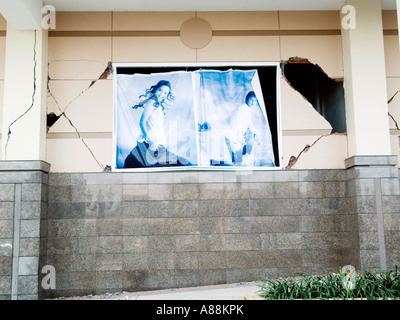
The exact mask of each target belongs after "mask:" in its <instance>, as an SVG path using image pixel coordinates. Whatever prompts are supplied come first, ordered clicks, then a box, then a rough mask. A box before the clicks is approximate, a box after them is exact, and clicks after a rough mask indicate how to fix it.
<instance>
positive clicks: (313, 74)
mask: <svg viewBox="0 0 400 320" xmlns="http://www.w3.org/2000/svg"><path fill="white" fill-rule="evenodd" d="M281 68H282V70H283V73H284V76H285V78H286V80H287V81H288V82H289V84H290V85H291V86H292V87H293V88H294V89H295V90H296V91H298V92H300V94H302V95H303V97H304V98H306V99H307V101H308V102H310V103H311V104H312V105H313V107H314V108H315V110H317V111H318V112H319V113H320V114H321V115H322V116H323V117H324V118H325V119H326V120H327V121H328V122H329V123H330V124H331V126H332V133H345V132H346V114H345V102H344V88H343V80H335V79H332V78H330V77H329V76H328V75H327V74H326V73H325V72H324V71H323V70H322V69H321V68H320V67H319V66H318V65H314V64H312V63H310V62H309V61H308V60H307V59H301V58H291V59H289V60H288V61H285V62H283V63H282V65H281Z"/></svg>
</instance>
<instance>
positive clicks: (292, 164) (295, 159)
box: [285, 132, 346, 170]
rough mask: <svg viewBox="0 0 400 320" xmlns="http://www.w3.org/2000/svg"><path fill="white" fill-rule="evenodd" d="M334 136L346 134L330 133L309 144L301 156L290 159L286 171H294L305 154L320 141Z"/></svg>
mask: <svg viewBox="0 0 400 320" xmlns="http://www.w3.org/2000/svg"><path fill="white" fill-rule="evenodd" d="M333 135H340V136H343V135H346V133H338V132H334V133H328V134H323V135H322V136H320V137H319V138H318V139H317V140H315V141H314V142H313V143H312V144H311V145H309V144H307V145H306V146H305V147H304V149H303V150H301V152H300V153H299V155H298V156H297V157H295V156H291V157H290V159H289V162H288V164H287V166H286V167H285V169H287V170H289V169H292V167H293V166H294V165H295V164H296V163H297V161H298V160H299V159H300V157H301V155H302V154H303V153H305V152H308V151H309V150H310V149H311V148H312V147H313V146H314V145H316V144H317V142H318V141H320V140H321V139H323V138H327V137H330V136H333Z"/></svg>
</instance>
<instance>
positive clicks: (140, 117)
mask: <svg viewBox="0 0 400 320" xmlns="http://www.w3.org/2000/svg"><path fill="white" fill-rule="evenodd" d="M116 77H117V78H116V81H115V83H116V88H115V109H114V144H115V169H133V168H151V167H185V166H186V167H206V168H212V167H217V166H228V167H274V166H275V155H274V147H273V141H272V135H271V129H270V126H269V121H268V116H267V112H266V106H265V99H264V97H263V91H262V90H261V85H260V79H259V76H258V72H257V70H256V69H255V70H233V69H229V70H226V71H220V70H195V71H171V72H161V73H151V74H145V73H134V74H118V73H117V74H116ZM273 108H276V106H273Z"/></svg>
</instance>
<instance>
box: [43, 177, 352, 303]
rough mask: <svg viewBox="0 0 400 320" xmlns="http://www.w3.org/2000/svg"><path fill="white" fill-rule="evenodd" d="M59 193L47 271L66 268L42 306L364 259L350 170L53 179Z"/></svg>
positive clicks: (53, 198)
mask: <svg viewBox="0 0 400 320" xmlns="http://www.w3.org/2000/svg"><path fill="white" fill-rule="evenodd" d="M48 188H49V190H48V215H47V219H46V222H45V223H44V225H47V231H44V232H46V233H47V242H46V244H47V245H46V247H45V248H43V249H44V250H45V252H46V254H45V255H44V256H43V259H42V261H41V265H46V264H48V265H52V266H54V267H55V270H56V289H55V290H43V291H42V294H43V297H56V296H68V295H83V294H100V293H105V292H114V291H122V290H126V291H137V290H152V289H161V288H175V287H187V286H199V285H210V284H220V283H234V282H240V281H254V280H258V279H262V278H264V277H267V276H268V277H277V276H284V275H296V274H304V273H309V272H325V271H326V270H338V268H340V267H342V266H343V265H346V264H356V263H357V262H358V260H357V252H355V251H354V247H355V244H354V241H355V240H356V239H355V238H354V234H357V230H356V226H357V223H356V219H357V216H356V215H355V213H354V210H349V206H351V204H352V201H351V199H350V198H349V197H348V188H347V174H346V170H314V171H313V170H305V171H301V170H300V171H255V172H242V173H240V172H231V171H215V172H209V171H175V172H147V173H53V174H50V177H49V187H48ZM349 199H350V200H349ZM44 257H45V258H44Z"/></svg>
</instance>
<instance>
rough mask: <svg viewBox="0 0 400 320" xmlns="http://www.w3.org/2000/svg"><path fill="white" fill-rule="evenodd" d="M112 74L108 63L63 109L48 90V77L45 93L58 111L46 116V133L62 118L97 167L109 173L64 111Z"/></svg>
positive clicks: (107, 167)
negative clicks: (99, 81)
mask: <svg viewBox="0 0 400 320" xmlns="http://www.w3.org/2000/svg"><path fill="white" fill-rule="evenodd" d="M79 61H81V60H79ZM112 73H113V68H112V63H111V62H108V64H107V67H106V69H105V70H104V71H103V73H102V74H101V75H100V76H99V78H97V79H95V80H92V81H91V83H90V85H89V86H88V87H87V88H86V89H84V90H82V91H81V92H80V93H79V94H78V95H77V96H76V97H75V98H74V99H72V100H71V101H70V102H69V103H68V104H67V105H66V107H65V108H64V109H61V108H60V105H59V103H58V101H57V99H56V98H55V97H54V95H53V93H52V92H51V90H50V85H49V83H50V80H51V79H50V77H49V78H48V82H47V92H48V95H49V96H50V97H51V98H53V100H54V102H55V103H56V105H57V108H58V109H59V110H60V112H61V113H60V114H59V115H56V114H55V113H54V112H51V113H49V114H48V115H47V132H48V131H49V130H50V128H51V127H52V126H53V125H54V124H55V123H56V122H57V121H58V119H60V118H61V117H64V118H65V119H66V120H67V121H68V122H69V124H70V126H71V127H72V128H73V129H74V130H75V133H76V134H77V135H78V138H79V139H80V140H81V142H82V143H83V144H84V146H85V147H86V149H88V151H89V153H90V154H91V156H92V157H93V159H94V160H95V161H96V162H97V164H98V165H99V167H100V168H101V169H102V170H103V171H111V166H110V165H103V164H102V163H101V162H100V161H99V160H98V159H97V157H96V156H95V154H94V152H93V150H92V149H91V148H90V147H89V145H88V144H87V143H86V141H85V139H83V137H82V135H81V133H80V132H79V130H78V128H77V127H76V126H75V125H74V123H73V122H72V120H71V119H70V118H69V117H68V116H67V114H66V110H67V109H68V108H69V107H70V106H71V105H72V104H73V103H74V102H75V101H76V100H77V99H79V97H81V96H82V95H83V94H84V93H86V92H87V91H88V90H89V89H90V88H91V87H92V86H93V85H94V84H95V83H96V82H97V81H98V80H103V79H107V78H108V76H109V75H110V74H112Z"/></svg>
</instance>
